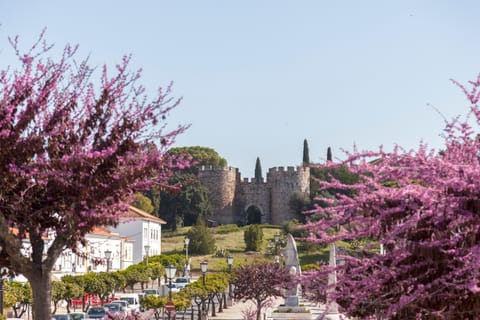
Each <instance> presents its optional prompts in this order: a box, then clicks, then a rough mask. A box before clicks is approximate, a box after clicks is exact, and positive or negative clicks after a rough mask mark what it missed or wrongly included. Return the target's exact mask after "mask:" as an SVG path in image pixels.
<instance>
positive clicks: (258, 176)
mask: <svg viewBox="0 0 480 320" xmlns="http://www.w3.org/2000/svg"><path fill="white" fill-rule="evenodd" d="M255 180H256V181H257V182H260V181H262V165H261V164H260V158H259V157H257V161H256V162H255Z"/></svg>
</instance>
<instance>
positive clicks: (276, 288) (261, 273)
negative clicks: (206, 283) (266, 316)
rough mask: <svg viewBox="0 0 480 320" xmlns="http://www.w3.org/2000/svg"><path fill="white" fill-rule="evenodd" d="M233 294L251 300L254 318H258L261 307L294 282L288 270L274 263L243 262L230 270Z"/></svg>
mask: <svg viewBox="0 0 480 320" xmlns="http://www.w3.org/2000/svg"><path fill="white" fill-rule="evenodd" d="M231 283H232V285H233V287H234V290H233V296H234V298H236V299H242V300H252V302H253V303H255V305H256V319H257V320H260V319H261V316H262V308H264V307H267V306H269V304H270V303H271V299H272V298H276V297H283V296H284V294H283V292H285V290H287V289H291V288H293V287H294V286H295V284H296V279H295V278H294V276H292V275H291V274H290V273H289V272H288V270H286V269H284V268H281V267H279V266H278V265H277V264H275V263H268V262H261V263H257V264H245V265H242V266H240V267H238V268H234V269H233V270H232V281H231Z"/></svg>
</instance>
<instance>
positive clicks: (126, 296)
mask: <svg viewBox="0 0 480 320" xmlns="http://www.w3.org/2000/svg"><path fill="white" fill-rule="evenodd" d="M118 299H119V300H125V301H127V302H128V309H129V311H132V312H133V311H137V310H140V295H139V294H138V293H121V294H119V295H118Z"/></svg>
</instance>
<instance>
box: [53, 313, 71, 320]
mask: <svg viewBox="0 0 480 320" xmlns="http://www.w3.org/2000/svg"><path fill="white" fill-rule="evenodd" d="M71 319H72V318H70V315H69V314H54V315H53V316H52V320H71Z"/></svg>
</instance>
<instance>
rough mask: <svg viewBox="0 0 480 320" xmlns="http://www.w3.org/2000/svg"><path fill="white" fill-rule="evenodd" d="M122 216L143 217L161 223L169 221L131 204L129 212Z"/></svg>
mask: <svg viewBox="0 0 480 320" xmlns="http://www.w3.org/2000/svg"><path fill="white" fill-rule="evenodd" d="M122 218H137V219H138V218H141V219H145V220H150V221H154V222H157V223H160V224H167V221H165V220H163V219H162V218H159V217H156V216H154V215H151V214H149V213H146V212H145V211H143V210H140V209H138V208H135V207H132V206H130V207H129V208H128V212H127V213H126V214H124V215H123V216H122Z"/></svg>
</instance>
